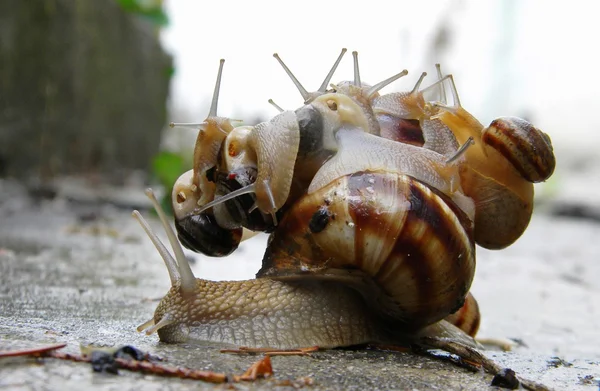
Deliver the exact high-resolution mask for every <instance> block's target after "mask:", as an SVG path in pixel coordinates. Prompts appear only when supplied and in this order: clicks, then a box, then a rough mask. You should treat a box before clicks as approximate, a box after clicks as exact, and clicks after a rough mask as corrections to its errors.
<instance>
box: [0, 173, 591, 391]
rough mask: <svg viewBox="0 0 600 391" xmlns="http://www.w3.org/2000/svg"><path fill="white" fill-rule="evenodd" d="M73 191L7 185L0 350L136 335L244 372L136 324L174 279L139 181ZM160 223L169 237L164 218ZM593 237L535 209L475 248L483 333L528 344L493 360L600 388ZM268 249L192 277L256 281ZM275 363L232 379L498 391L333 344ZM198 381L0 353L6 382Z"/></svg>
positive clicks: (445, 369) (467, 376) (203, 262)
mask: <svg viewBox="0 0 600 391" xmlns="http://www.w3.org/2000/svg"><path fill="white" fill-rule="evenodd" d="M63 189H64V188H63ZM68 192H69V194H68V197H66V195H65V194H64V192H63V193H61V192H60V191H59V192H58V194H57V195H56V197H54V198H53V199H43V198H42V199H36V198H32V197H31V196H30V194H29V193H28V192H27V190H26V189H25V188H24V187H22V186H21V185H19V184H16V183H12V182H8V181H0V350H8V349H18V348H26V347H34V346H40V345H44V344H53V343H57V342H65V343H68V344H69V345H68V347H67V348H66V350H67V351H69V352H72V353H77V352H78V350H79V344H90V343H94V344H98V345H102V346H112V345H122V344H131V345H134V346H136V347H138V348H140V349H142V350H145V351H149V352H151V353H152V354H155V355H158V356H161V357H163V358H166V359H168V363H169V364H173V365H183V366H187V367H191V368H196V369H206V370H214V371H219V372H225V373H228V374H241V373H242V372H243V371H245V370H246V369H247V368H248V367H249V366H250V364H251V363H252V362H254V361H256V360H257V357H244V356H233V355H227V354H221V353H219V348H221V347H222V346H217V345H216V344H206V345H200V346H199V345H193V346H192V345H166V344H162V343H159V342H158V340H157V337H156V335H153V336H150V337H148V336H145V335H143V334H139V333H137V332H136V331H135V327H136V326H137V325H139V324H141V323H142V322H144V321H146V320H147V319H149V318H150V317H151V316H152V313H153V311H154V307H155V306H156V302H155V301H153V300H154V299H157V298H160V297H162V295H164V293H165V292H166V291H167V289H168V287H169V278H168V276H167V272H166V270H165V267H164V265H163V263H162V261H161V260H160V258H159V256H158V254H157V253H156V251H155V250H154V248H153V247H152V245H151V243H150V241H149V240H148V239H147V238H146V237H145V235H144V234H143V232H142V230H141V228H139V226H137V223H135V221H133V219H132V218H131V217H130V209H131V208H130V207H128V206H125V207H124V205H139V206H142V207H143V206H144V205H145V206H147V204H145V202H144V199H143V197H140V195H141V194H142V190H141V189H137V190H135V191H133V192H129V193H128V192H126V191H125V192H124V191H122V190H121V191H120V192H118V193H117V195H115V200H113V201H114V202H112V204H105V203H97V202H95V200H94V199H93V197H91V198H90V197H89V195H90V194H108V193H111V192H110V191H107V189H101V188H95V189H93V191H92V192H90V189H85V188H82V187H77V186H73V187H70V188H69V190H68ZM128 194H129V198H128V196H127V195H128ZM67 198H69V199H70V201H68V200H67ZM102 200H104V201H106V200H105V199H104V198H102ZM144 214H145V215H146V216H148V215H149V213H148V212H145V213H144ZM153 226H154V227H155V229H156V230H157V231H159V232H160V233H161V235H160V236H161V237H163V238H164V235H163V234H162V231H160V229H159V226H158V224H157V223H156V222H155V221H154V222H153ZM598 238H600V225H598V224H597V223H595V222H589V221H586V220H575V219H571V218H567V217H553V216H551V215H549V214H537V215H536V216H534V219H533V221H532V223H531V225H530V227H529V229H528V231H527V232H526V233H525V235H524V236H523V237H522V238H521V239H520V240H519V241H518V242H517V244H515V245H513V246H512V247H510V248H508V249H506V250H503V251H497V252H492V251H485V250H481V249H478V270H477V275H476V277H475V283H474V285H473V288H472V292H473V293H474V295H475V297H476V298H477V300H478V301H479V304H480V307H481V310H482V313H483V324H482V328H481V331H480V336H481V337H489V338H514V339H517V340H519V341H522V342H523V343H524V344H525V345H526V346H517V347H516V348H515V349H514V350H513V352H509V353H501V352H489V351H488V352H487V354H488V356H490V357H493V358H494V359H496V360H497V361H498V362H500V363H501V364H502V365H503V366H506V367H510V368H512V369H514V370H515V371H516V372H517V373H518V374H520V375H522V376H524V377H527V378H530V379H532V380H536V381H539V382H542V383H544V384H546V385H548V386H551V387H553V388H555V389H573V390H576V389H581V390H596V389H597V388H598V380H599V379H600V349H599V348H600V346H599V345H600V343H599V339H598V329H599V328H600V289H599V288H598V284H597V278H598V276H599V275H600V263H599V262H598V260H599V259H600V240H599V239H598ZM264 245H265V238H264V237H262V238H261V237H258V238H255V239H253V240H252V241H250V242H247V243H245V244H243V245H242V247H241V248H240V249H239V250H238V251H237V252H236V255H235V257H232V258H230V259H226V260H224V259H217V260H208V259H199V260H198V262H197V263H196V264H195V265H194V266H193V268H194V272H195V273H196V275H197V276H198V277H203V278H212V279H216V278H219V279H241V278H251V277H252V275H253V274H254V273H255V272H256V270H258V268H259V264H260V260H261V258H262V251H263V249H264ZM198 258H199V257H198ZM273 368H274V371H275V374H274V378H272V379H269V380H261V381H258V382H256V383H253V384H252V385H249V384H242V385H240V384H238V385H236V387H238V388H239V387H241V388H246V387H252V388H272V387H275V386H277V385H278V384H279V383H280V382H281V381H285V380H295V379H297V378H300V377H305V376H309V377H311V378H312V379H313V380H314V385H312V386H305V388H306V389H414V390H435V389H438V390H481V389H493V388H492V387H489V384H490V381H491V376H489V375H487V374H481V373H472V372H469V371H467V370H465V369H462V368H459V367H456V366H454V365H452V364H449V363H447V362H445V361H440V360H434V359H430V358H427V357H420V356H416V355H414V354H410V353H390V352H379V351H365V350H333V351H325V352H318V353H315V354H313V355H312V356H311V357H275V358H273ZM202 387H205V388H214V387H223V386H213V385H211V384H206V383H199V382H194V381H190V380H181V379H167V378H159V377H156V376H151V375H143V374H139V373H131V372H127V371H121V372H120V375H119V376H114V375H108V374H96V373H93V372H92V371H91V368H90V366H89V365H86V364H83V363H71V362H65V361H59V360H55V359H44V360H32V359H22V358H20V359H0V388H10V389H65V390H69V389H77V390H79V389H98V390H110V389H119V390H122V389H134V388H135V389H142V388H143V389H145V390H154V389H170V388H173V389H175V388H176V389H192V388H194V389H197V388H202ZM278 389H280V387H278Z"/></svg>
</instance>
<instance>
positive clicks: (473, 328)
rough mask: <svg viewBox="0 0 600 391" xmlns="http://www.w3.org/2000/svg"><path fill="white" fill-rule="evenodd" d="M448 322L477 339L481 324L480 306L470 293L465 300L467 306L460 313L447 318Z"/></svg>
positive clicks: (457, 312)
mask: <svg viewBox="0 0 600 391" xmlns="http://www.w3.org/2000/svg"><path fill="white" fill-rule="evenodd" d="M446 320H447V321H448V322H450V323H452V324H453V325H455V326H456V327H458V328H459V329H461V330H462V331H464V332H465V333H467V335H470V336H471V337H475V335H476V334H477V331H478V330H479V324H480V323H481V314H480V313H479V304H477V301H476V300H475V298H474V297H473V295H472V294H471V292H469V294H468V295H467V298H466V299H465V304H463V306H462V307H460V309H459V310H458V311H456V312H455V313H453V314H450V315H448V316H447V317H446Z"/></svg>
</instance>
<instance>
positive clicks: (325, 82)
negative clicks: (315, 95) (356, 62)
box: [317, 48, 347, 93]
mask: <svg viewBox="0 0 600 391" xmlns="http://www.w3.org/2000/svg"><path fill="white" fill-rule="evenodd" d="M346 51H347V49H346V48H343V49H342V52H341V53H340V55H339V56H338V58H337V60H335V63H334V64H333V66H332V67H331V70H330V71H329V73H328V74H327V76H325V80H323V83H321V86H320V87H319V89H318V90H317V92H320V93H325V91H326V90H327V85H328V84H329V82H330V81H331V78H332V77H333V74H334V73H335V70H336V69H337V67H338V65H340V61H342V57H344V54H346Z"/></svg>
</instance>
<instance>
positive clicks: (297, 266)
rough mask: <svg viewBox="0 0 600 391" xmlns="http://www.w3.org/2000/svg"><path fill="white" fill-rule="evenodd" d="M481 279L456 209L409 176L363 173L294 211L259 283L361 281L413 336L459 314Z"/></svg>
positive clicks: (274, 240)
mask: <svg viewBox="0 0 600 391" xmlns="http://www.w3.org/2000/svg"><path fill="white" fill-rule="evenodd" d="M357 270H360V272H357ZM474 271H475V249H474V242H473V227H472V222H471V221H470V220H469V219H468V218H467V217H466V214H465V213H464V212H462V211H461V210H460V209H459V208H458V207H457V206H456V205H455V204H454V203H453V202H452V201H450V200H449V199H448V198H447V197H446V196H445V195H443V194H442V193H440V192H438V191H435V190H431V189H430V188H429V187H427V186H426V185H424V184H423V183H421V182H419V181H417V180H416V179H414V178H412V177H409V176H406V175H400V174H396V173H385V172H359V173H355V174H351V175H347V176H344V177H341V178H339V179H337V180H335V181H333V182H332V183H330V184H329V185H327V186H325V187H324V188H322V189H320V190H319V191H317V192H315V193H312V194H310V195H307V196H305V197H303V198H302V199H300V200H299V201H298V202H297V203H296V204H295V205H294V206H293V207H292V208H291V209H290V210H289V211H288V213H287V214H286V216H285V217H284V219H283V221H282V222H281V225H280V226H279V227H278V230H277V231H276V232H275V233H274V234H273V236H272V237H271V241H270V243H269V247H268V249H267V252H266V254H265V258H264V259H263V268H262V269H261V270H260V271H259V273H258V274H257V276H258V277H271V278H282V279H290V278H298V279H300V278H305V277H306V274H311V275H313V277H315V278H318V276H322V277H323V278H325V279H326V278H328V276H329V277H330V278H331V279H332V280H337V279H338V278H350V279H351V278H353V277H356V276H358V277H357V279H358V280H360V281H359V282H358V283H357V289H358V286H360V290H361V291H362V293H363V294H364V295H365V299H366V300H367V301H374V302H377V305H376V307H380V306H382V307H383V309H382V315H384V316H388V317H390V318H393V319H396V320H397V321H399V322H400V323H401V324H402V326H403V327H406V328H413V327H420V326H423V325H427V324H431V323H434V322H436V321H438V320H440V319H442V318H444V317H445V316H447V315H448V314H450V313H453V312H455V311H456V310H457V309H459V308H460V307H461V306H462V305H463V302H464V298H465V296H466V294H467V292H468V290H469V287H470V285H471V282H472V279H473V273H474ZM344 272H345V273H347V274H346V275H344ZM340 276H341V277H340ZM365 276H368V277H370V278H365ZM349 284H350V285H352V282H349ZM363 285H369V287H367V288H373V287H374V286H378V287H379V288H376V290H379V292H375V293H374V291H373V289H365V286H363ZM364 292H369V293H364ZM369 296H370V297H369Z"/></svg>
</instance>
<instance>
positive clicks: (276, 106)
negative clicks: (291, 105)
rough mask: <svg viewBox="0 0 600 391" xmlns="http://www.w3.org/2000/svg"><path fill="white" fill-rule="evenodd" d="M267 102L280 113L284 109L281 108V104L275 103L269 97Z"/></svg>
mask: <svg viewBox="0 0 600 391" xmlns="http://www.w3.org/2000/svg"><path fill="white" fill-rule="evenodd" d="M268 102H269V104H270V105H271V106H273V107H275V108H276V109H277V110H279V112H280V113H283V112H284V111H285V110H284V109H282V108H281V106H279V105H278V104H277V103H275V101H273V99H269V100H268Z"/></svg>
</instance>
